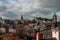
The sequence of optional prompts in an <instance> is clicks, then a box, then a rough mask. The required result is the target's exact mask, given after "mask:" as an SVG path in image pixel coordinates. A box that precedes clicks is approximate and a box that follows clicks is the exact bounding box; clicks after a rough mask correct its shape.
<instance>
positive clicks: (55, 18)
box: [52, 12, 57, 28]
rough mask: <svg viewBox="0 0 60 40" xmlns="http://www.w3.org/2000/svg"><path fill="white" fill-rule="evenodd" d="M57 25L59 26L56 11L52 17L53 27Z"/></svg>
mask: <svg viewBox="0 0 60 40" xmlns="http://www.w3.org/2000/svg"><path fill="white" fill-rule="evenodd" d="M56 26H57V15H56V13H55V12H54V15H53V18H52V27H53V28H56Z"/></svg>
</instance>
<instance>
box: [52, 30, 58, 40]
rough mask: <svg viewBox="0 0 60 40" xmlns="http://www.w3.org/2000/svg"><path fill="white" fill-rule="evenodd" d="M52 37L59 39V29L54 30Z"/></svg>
mask: <svg viewBox="0 0 60 40" xmlns="http://www.w3.org/2000/svg"><path fill="white" fill-rule="evenodd" d="M52 37H53V38H56V39H57V40H59V30H52Z"/></svg>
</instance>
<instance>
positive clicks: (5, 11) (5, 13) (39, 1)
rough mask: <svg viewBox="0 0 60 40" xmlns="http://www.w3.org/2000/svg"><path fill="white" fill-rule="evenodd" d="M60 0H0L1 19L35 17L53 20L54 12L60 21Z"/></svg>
mask: <svg viewBox="0 0 60 40" xmlns="http://www.w3.org/2000/svg"><path fill="white" fill-rule="evenodd" d="M59 4H60V0H0V17H2V18H4V19H20V17H21V15H23V16H24V17H25V18H29V19H32V18H34V17H36V15H37V17H39V16H40V17H45V18H51V17H52V15H53V14H54V12H56V14H57V17H58V18H57V19H58V21H60V5H59Z"/></svg>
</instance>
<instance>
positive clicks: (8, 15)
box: [2, 11, 17, 19]
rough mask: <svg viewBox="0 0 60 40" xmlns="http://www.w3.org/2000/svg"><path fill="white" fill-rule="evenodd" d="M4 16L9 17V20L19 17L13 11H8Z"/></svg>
mask: <svg viewBox="0 0 60 40" xmlns="http://www.w3.org/2000/svg"><path fill="white" fill-rule="evenodd" d="M2 16H5V17H8V18H9V19H16V18H17V15H16V14H15V13H14V12H12V11H8V12H7V13H5V14H3V15H2Z"/></svg>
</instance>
